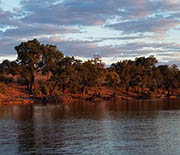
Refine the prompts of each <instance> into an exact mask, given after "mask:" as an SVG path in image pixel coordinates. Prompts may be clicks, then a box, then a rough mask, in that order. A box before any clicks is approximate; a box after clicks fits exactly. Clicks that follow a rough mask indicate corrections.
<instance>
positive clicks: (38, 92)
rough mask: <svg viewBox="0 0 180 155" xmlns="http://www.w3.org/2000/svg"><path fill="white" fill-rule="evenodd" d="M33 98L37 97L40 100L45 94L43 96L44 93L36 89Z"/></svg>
mask: <svg viewBox="0 0 180 155" xmlns="http://www.w3.org/2000/svg"><path fill="white" fill-rule="evenodd" d="M33 96H34V97H37V98H40V97H42V96H43V94H42V92H41V90H40V89H35V90H34V91H33Z"/></svg>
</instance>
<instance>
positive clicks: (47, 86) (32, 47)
mask: <svg viewBox="0 0 180 155" xmlns="http://www.w3.org/2000/svg"><path fill="white" fill-rule="evenodd" d="M15 50H16V51H17V59H16V60H15V61H9V60H4V61H3V62H2V63H1V64H0V75H1V76H0V77H1V78H0V80H1V81H3V79H5V77H6V75H11V76H13V77H16V79H17V78H20V79H21V80H22V83H24V85H26V86H27V90H28V91H29V92H30V93H34V94H41V95H58V94H63V93H74V94H84V93H86V91H87V90H88V89H89V88H92V87H96V88H97V87H102V86H105V87H110V88H111V89H114V90H118V89H124V90H126V91H127V92H129V91H136V92H138V93H142V94H143V93H146V92H162V93H163V92H164V93H165V92H166V93H167V94H169V95H170V94H176V92H177V90H178V89H179V88H180V70H179V69H178V67H177V65H175V64H174V65H172V66H168V65H159V66H157V65H156V64H157V63H158V61H157V59H156V58H155V57H154V56H149V57H147V58H146V57H138V58H135V60H123V61H118V62H117V63H113V64H112V65H111V66H110V67H108V68H105V64H104V63H102V61H101V59H100V57H98V56H94V57H93V58H92V59H90V60H87V61H84V62H83V61H81V60H78V59H75V58H74V57H70V56H64V54H63V53H62V52H61V51H59V50H58V49H57V47H56V46H54V45H48V44H47V45H44V44H40V42H39V41H38V40H36V39H34V40H30V41H27V42H22V43H21V44H20V45H18V46H16V47H15ZM41 77H46V78H44V79H43V78H42V81H39V82H38V83H37V82H36V81H38V80H39V79H40V78H41ZM5 80H6V79H5Z"/></svg>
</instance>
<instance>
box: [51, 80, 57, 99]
mask: <svg viewBox="0 0 180 155" xmlns="http://www.w3.org/2000/svg"><path fill="white" fill-rule="evenodd" d="M57 84H58V81H56V82H55V84H54V86H53V88H52V89H51V91H50V96H51V95H52V94H53V92H54V90H55V88H56V86H57Z"/></svg>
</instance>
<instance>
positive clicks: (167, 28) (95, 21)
mask: <svg viewBox="0 0 180 155" xmlns="http://www.w3.org/2000/svg"><path fill="white" fill-rule="evenodd" d="M33 38H37V39H38V40H39V41H40V42H41V43H45V44H46V43H48V44H54V45H57V47H58V48H59V50H61V51H62V52H63V53H64V54H65V55H69V56H71V55H74V56H77V57H78V58H91V57H93V55H95V54H98V55H100V56H101V57H102V58H103V61H104V62H105V63H106V64H110V63H112V62H116V61H118V60H122V59H134V58H135V57H139V56H149V55H155V56H156V57H157V58H158V60H159V62H160V63H167V64H173V63H176V64H178V65H179V66H180V0H0V60H2V59H5V58H9V59H14V58H15V55H16V51H15V50H14V47H15V46H16V45H19V44H20V43H21V42H22V41H27V40H31V39H33Z"/></svg>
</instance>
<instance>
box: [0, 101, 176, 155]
mask: <svg viewBox="0 0 180 155" xmlns="http://www.w3.org/2000/svg"><path fill="white" fill-rule="evenodd" d="M179 146H180V100H179V99H173V100H146V101H143V100H141V101H129V102H127V101H126V102H125V101H124V102H101V103H92V102H84V103H83V102H81V103H73V104H47V105H41V104H34V105H1V106H0V154H3V155H6V154H7V155H8V154H9V155H12V154H78V155H81V154H85V155H86V154H87V155H88V154H95V155H97V154H98V155H101V154H102V155H109V154H117V155H119V154H123V155H136V154H137V155H141V154H142V155H148V154H150V155H157V154H158V155H166V154H167V155H171V154H172V155H179V154H180V147H179Z"/></svg>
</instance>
